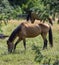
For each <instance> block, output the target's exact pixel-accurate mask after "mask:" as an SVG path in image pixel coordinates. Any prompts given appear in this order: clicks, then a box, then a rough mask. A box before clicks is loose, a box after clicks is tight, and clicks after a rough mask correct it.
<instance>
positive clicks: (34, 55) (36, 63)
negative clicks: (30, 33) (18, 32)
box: [0, 20, 59, 65]
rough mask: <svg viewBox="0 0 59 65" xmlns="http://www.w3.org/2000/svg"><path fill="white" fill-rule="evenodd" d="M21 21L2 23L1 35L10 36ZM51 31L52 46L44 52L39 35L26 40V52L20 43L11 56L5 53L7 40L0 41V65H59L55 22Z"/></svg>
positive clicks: (57, 29)
mask: <svg viewBox="0 0 59 65" xmlns="http://www.w3.org/2000/svg"><path fill="white" fill-rule="evenodd" d="M23 21H24V20H20V21H17V20H15V21H13V20H10V21H9V22H8V24H7V25H5V24H4V23H2V30H3V32H2V33H3V34H6V35H10V34H11V32H12V31H13V30H14V29H15V28H16V27H17V26H18V25H19V24H20V23H21V22H23ZM52 31H53V44H54V46H53V48H50V46H49V45H48V48H47V49H45V50H42V47H43V40H42V37H41V36H40V35H39V36H37V37H35V38H29V39H26V47H27V49H26V51H25V50H24V47H23V42H22V41H21V42H20V43H19V44H18V45H17V47H16V50H15V52H14V53H11V54H9V53H8V51H7V44H6V41H7V39H8V38H6V39H4V40H1V39H0V65H59V24H57V23H56V22H55V23H54V25H53V26H52ZM47 37H48V36H47ZM15 41H16V40H15ZM48 44H49V42H48Z"/></svg>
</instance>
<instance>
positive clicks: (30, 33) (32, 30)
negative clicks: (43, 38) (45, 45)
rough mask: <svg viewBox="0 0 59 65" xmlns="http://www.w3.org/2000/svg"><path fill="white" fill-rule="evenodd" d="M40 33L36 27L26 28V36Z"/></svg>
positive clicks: (34, 35)
mask: <svg viewBox="0 0 59 65" xmlns="http://www.w3.org/2000/svg"><path fill="white" fill-rule="evenodd" d="M40 33H41V31H40V30H39V28H38V29H28V30H27V32H26V34H27V35H26V36H27V37H36V36H38V35H39V34H40Z"/></svg>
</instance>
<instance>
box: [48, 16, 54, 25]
mask: <svg viewBox="0 0 59 65" xmlns="http://www.w3.org/2000/svg"><path fill="white" fill-rule="evenodd" d="M48 20H49V23H50V24H51V25H53V23H52V19H51V18H50V17H48Z"/></svg>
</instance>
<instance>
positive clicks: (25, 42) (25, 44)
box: [23, 39, 26, 50]
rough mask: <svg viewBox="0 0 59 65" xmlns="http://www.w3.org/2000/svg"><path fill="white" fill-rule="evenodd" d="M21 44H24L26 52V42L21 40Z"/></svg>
mask: <svg viewBox="0 0 59 65" xmlns="http://www.w3.org/2000/svg"><path fill="white" fill-rule="evenodd" d="M23 44H24V48H25V50H26V40H25V39H23Z"/></svg>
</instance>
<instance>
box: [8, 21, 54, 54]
mask: <svg viewBox="0 0 59 65" xmlns="http://www.w3.org/2000/svg"><path fill="white" fill-rule="evenodd" d="M47 33H49V43H50V46H51V47H53V34H52V28H51V26H50V25H48V24H46V23H37V24H35V23H34V24H32V23H30V22H22V23H21V24H20V25H19V26H18V27H17V28H15V29H14V31H13V32H12V33H11V35H10V37H9V38H8V40H7V47H8V52H10V53H12V52H13V51H15V49H16V45H17V44H18V43H19V42H20V41H21V40H22V41H23V45H24V48H25V49H26V38H34V37H36V36H38V35H41V36H42V39H43V41H44V45H43V49H46V48H47V38H46V36H47ZM17 37H18V40H17V41H16V43H14V40H15V39H16V38H17Z"/></svg>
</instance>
